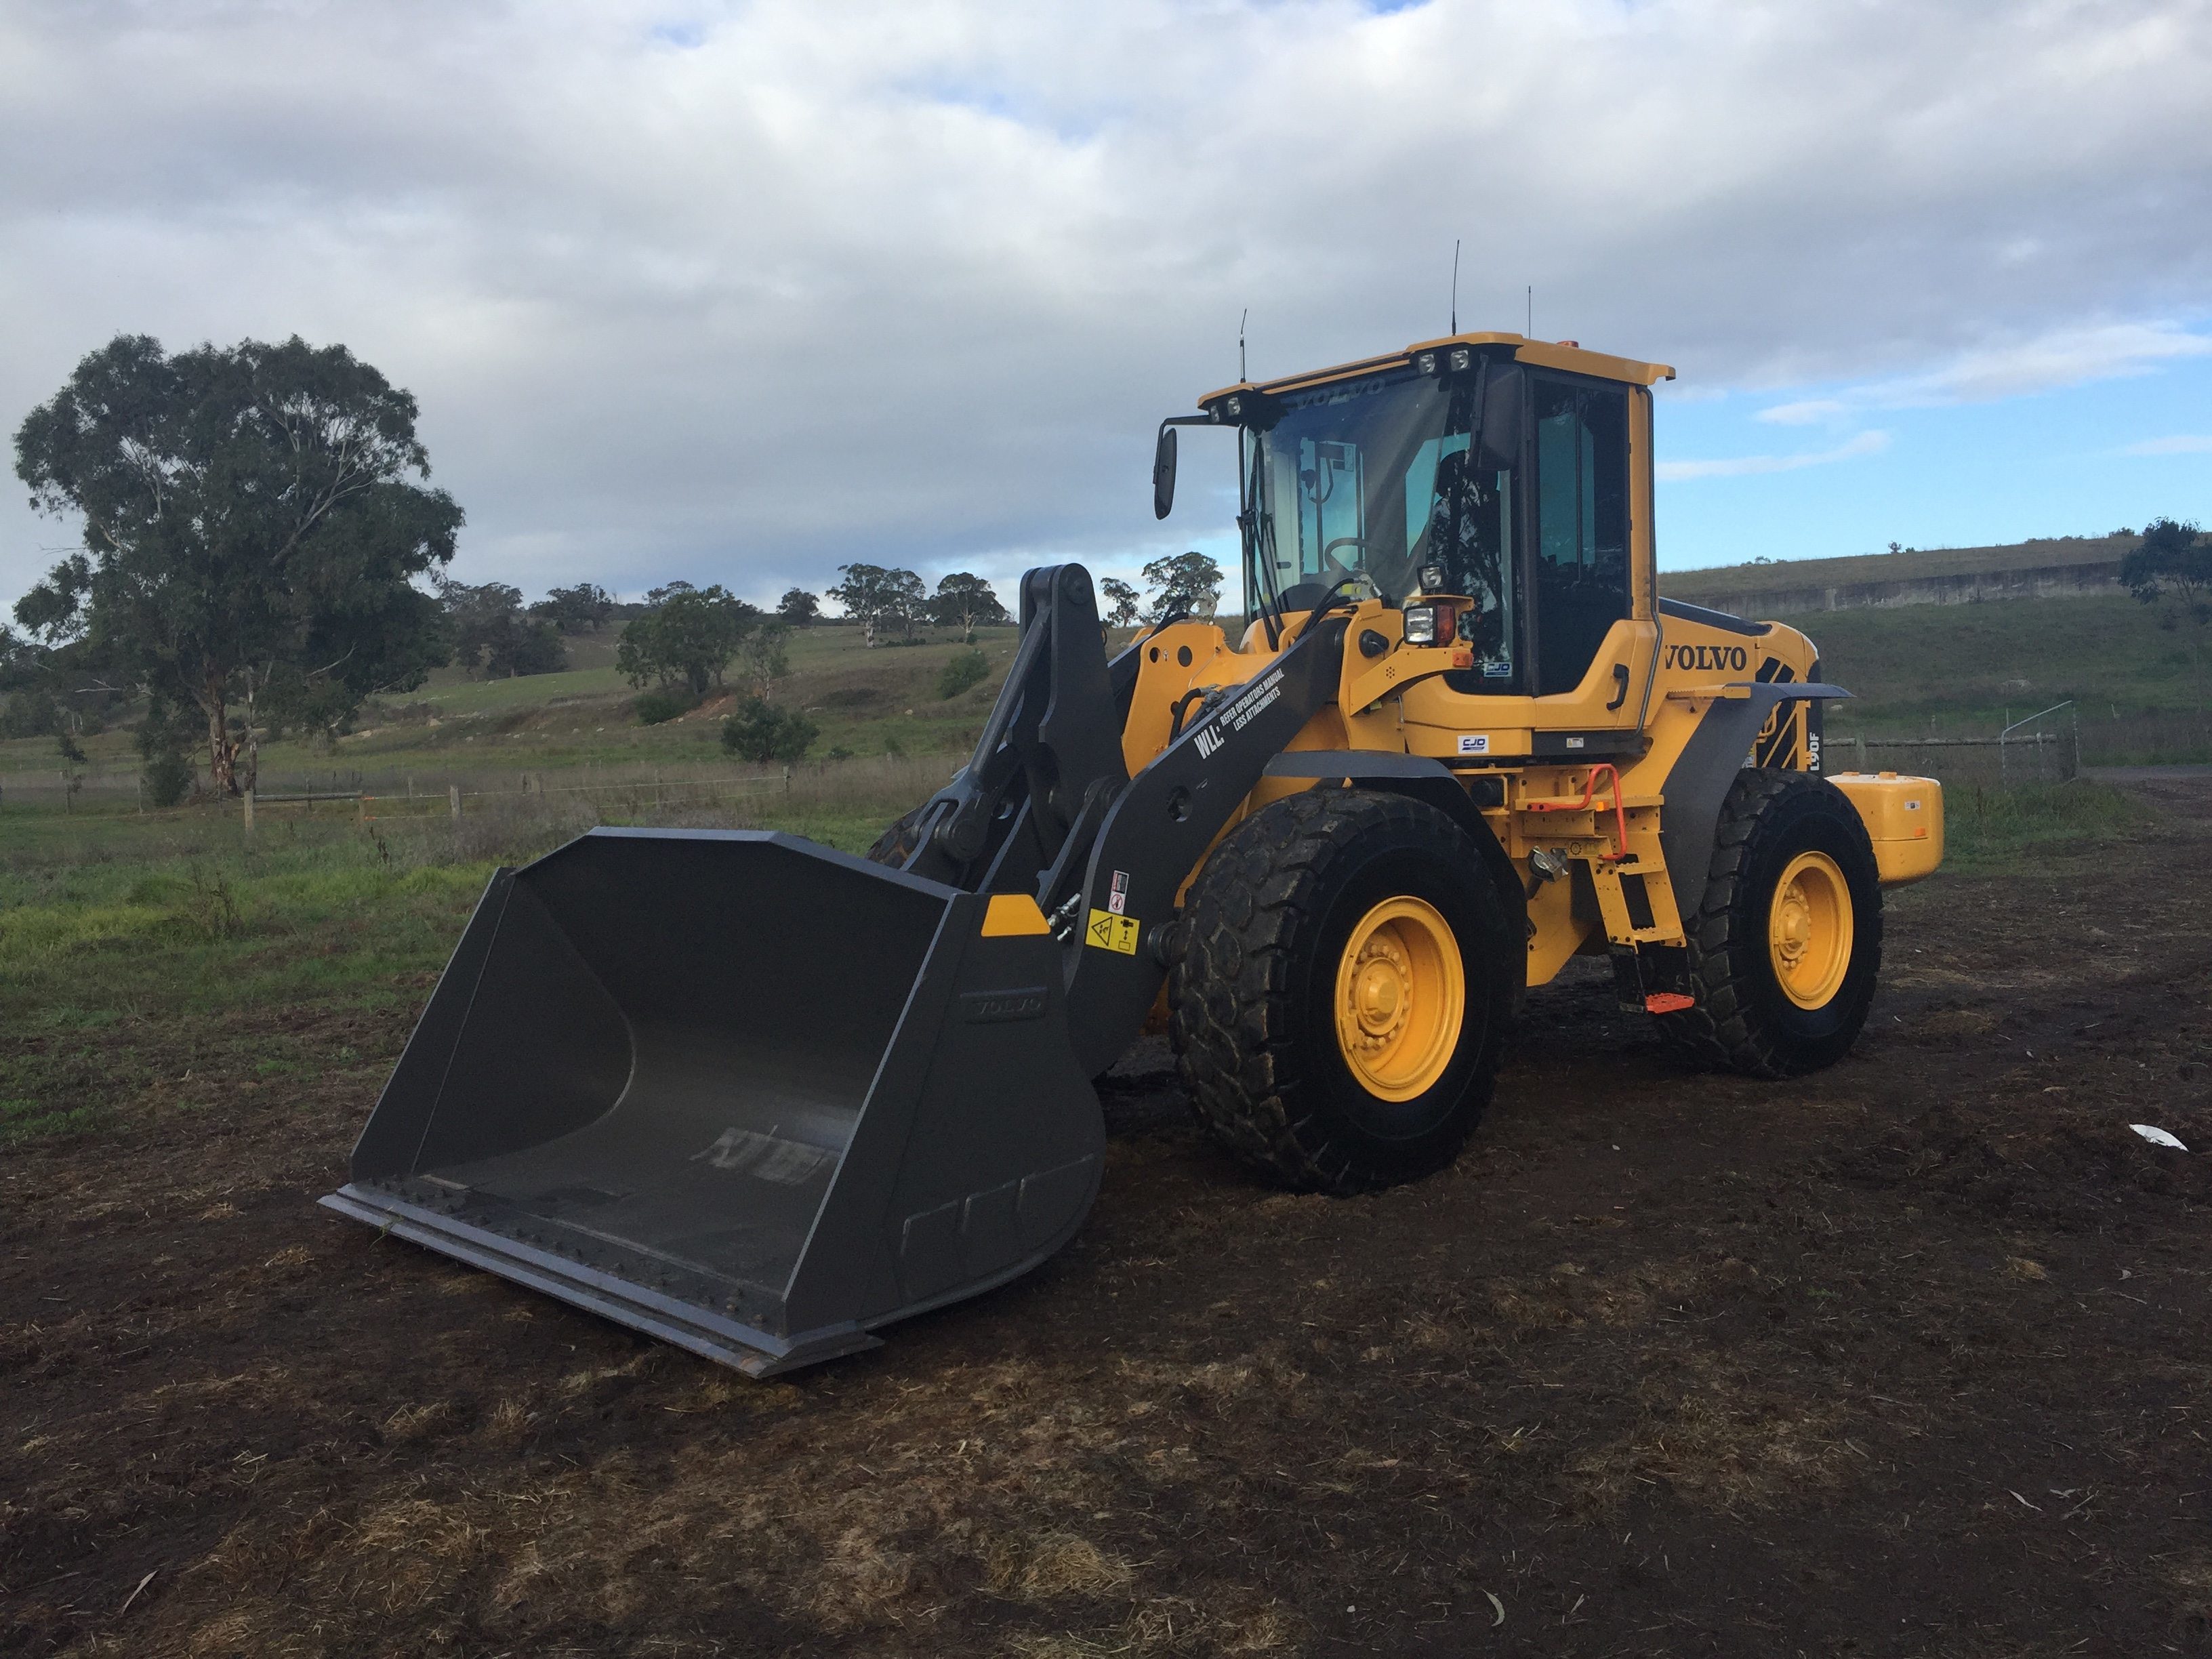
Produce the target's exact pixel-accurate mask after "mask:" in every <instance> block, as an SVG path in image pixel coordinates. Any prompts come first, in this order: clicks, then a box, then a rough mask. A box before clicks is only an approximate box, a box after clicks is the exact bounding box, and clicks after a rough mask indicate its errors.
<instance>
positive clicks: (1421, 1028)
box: [1336, 898, 1467, 1100]
mask: <svg viewBox="0 0 2212 1659" xmlns="http://www.w3.org/2000/svg"><path fill="white" fill-rule="evenodd" d="M1466 1019H1467V969H1466V966H1465V964H1464V963H1462V962H1461V961H1460V955H1459V941H1458V940H1457V939H1455V938H1453V937H1452V930H1451V924H1450V923H1449V922H1447V921H1445V920H1444V919H1443V916H1442V915H1439V914H1438V913H1437V908H1436V907H1435V906H1434V905H1432V904H1430V903H1427V902H1425V901H1423V900H1420V899H1417V898H1390V899H1385V900H1383V902H1382V903H1380V904H1378V905H1376V907H1375V908H1373V909H1371V910H1370V911H1369V912H1368V913H1367V914H1366V915H1364V916H1362V917H1361V918H1360V919H1359V925H1358V927H1354V928H1353V929H1352V937H1351V938H1350V939H1346V941H1345V945H1344V957H1343V960H1342V961H1341V962H1340V963H1338V964H1337V969H1336V1041H1337V1046H1338V1047H1339V1048H1340V1049H1342V1050H1343V1053H1344V1060H1345V1064H1346V1065H1347V1066H1350V1067H1351V1068H1352V1076H1353V1077H1354V1078H1356V1079H1358V1081H1359V1085H1360V1086H1361V1087H1362V1088H1364V1089H1365V1090H1366V1091H1368V1093H1370V1094H1371V1095H1375V1096H1377V1097H1380V1098H1382V1099H1383V1100H1411V1099H1413V1097H1414V1096H1416V1095H1418V1094H1420V1093H1421V1092H1422V1091H1425V1090H1426V1089H1429V1088H1431V1087H1433V1086H1434V1085H1435V1084H1436V1081H1437V1079H1438V1078H1440V1077H1442V1076H1443V1074H1444V1070H1445V1068H1446V1067H1447V1066H1449V1065H1450V1064H1451V1057H1452V1051H1453V1050H1454V1049H1455V1048H1458V1047H1459V1034H1460V1027H1461V1026H1462V1024H1465V1023H1466Z"/></svg>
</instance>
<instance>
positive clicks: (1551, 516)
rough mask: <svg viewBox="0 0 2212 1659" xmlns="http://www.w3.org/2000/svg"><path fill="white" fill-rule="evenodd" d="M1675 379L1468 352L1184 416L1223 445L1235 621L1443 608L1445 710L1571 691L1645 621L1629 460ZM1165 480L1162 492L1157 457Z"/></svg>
mask: <svg viewBox="0 0 2212 1659" xmlns="http://www.w3.org/2000/svg"><path fill="white" fill-rule="evenodd" d="M1672 374H1673V371H1672V370H1670V369H1668V368H1664V367H1663V366H1661V365H1656V364H1647V363H1637V362H1628V361H1627V360H1625V359H1620V358H1614V357H1609V356H1603V355H1602V354H1600V353H1596V352H1585V351H1583V350H1581V349H1579V348H1577V347H1572V346H1566V345H1561V346H1547V345H1541V344H1539V343H1536V342H1533V341H1528V340H1525V339H1523V338H1522V337H1520V336H1518V335H1470V336H1462V337H1456V338H1455V339H1452V340H1447V341H1441V342H1437V343H1432V344H1430V345H1424V346H1416V347H1412V348H1409V349H1407V351H1406V352H1405V353H1403V354H1401V355H1400V356H1395V357H1389V358H1382V359H1375V360H1370V361H1369V362H1364V363H1354V364H1348V365H1346V366H1345V367H1343V368H1336V369H1331V370H1327V371H1324V372H1322V373H1321V374H1313V375H1305V376H1299V377H1296V378H1293V379H1291V380H1278V381H1272V382H1267V383H1265V384H1261V385H1253V384H1249V383H1247V384H1243V385H1239V386H1231V387H1229V388H1226V389H1225V390H1224V391H1221V392H1215V393H1212V394H1211V395H1209V396H1208V397H1206V398H1203V399H1201V400H1200V407H1201V408H1202V409H1204V410H1206V416H1205V417H1204V418H1205V419H1206V421H1207V422H1210V423H1214V424H1220V425H1228V426H1234V427H1235V428H1237V435H1238V446H1239V452H1240V453H1239V462H1240V465H1239V480H1238V486H1239V487H1238V507H1239V513H1238V524H1239V526H1240V527H1241V529H1242V532H1243V555H1244V556H1243V564H1244V609H1245V613H1246V615H1247V616H1248V617H1255V618H1258V617H1267V616H1272V617H1276V618H1281V617H1285V616H1291V615H1296V614H1297V613H1298V612H1301V611H1310V610H1311V609H1312V608H1313V607H1314V606H1315V605H1318V604H1320V603H1321V602H1322V600H1323V599H1326V598H1328V595H1329V594H1330V593H1332V592H1358V593H1361V594H1365V593H1369V592H1372V593H1373V594H1375V595H1376V596H1377V597H1379V598H1381V599H1383V600H1384V601H1385V602H1387V603H1389V604H1391V605H1399V606H1404V605H1407V604H1408V603H1411V602H1413V601H1416V600H1418V599H1423V598H1426V597H1432V596H1437V595H1443V596H1449V597H1450V598H1452V599H1456V600H1457V601H1458V603H1457V605H1455V607H1454V613H1453V615H1454V623H1455V634H1456V636H1457V638H1458V639H1459V640H1460V641H1462V642H1463V643H1464V644H1465V645H1467V646H1468V648H1469V650H1470V653H1471V654H1472V655H1473V657H1474V666H1473V667H1471V668H1469V669H1466V670H1462V671H1455V672H1453V673H1451V674H1449V675H1448V676H1446V677H1445V678H1446V683H1447V684H1449V686H1450V687H1451V689H1452V690H1455V691H1459V692H1462V693H1473V694H1477V695H1489V696H1501V695H1502V696H1523V697H1541V696H1554V695H1557V694H1561V693H1566V692H1571V691H1574V690H1576V689H1577V687H1578V686H1580V685H1582V684H1583V680H1584V678H1585V677H1586V676H1587V675H1588V674H1589V671H1590V670H1591V667H1592V665H1593V664H1594V663H1595V660H1596V659H1597V657H1598V655H1599V654H1600V653H1601V651H1602V650H1603V649H1604V647H1605V645H1606V641H1607V637H1608V635H1611V634H1612V632H1613V627H1614V624H1615V623H1620V622H1622V621H1624V620H1627V619H1630V618H1633V617H1649V616H1650V589H1651V583H1650V576H1649V574H1648V573H1649V563H1650V551H1649V550H1650V531H1649V526H1648V522H1647V523H1646V524H1645V525H1644V526H1643V527H1642V531H1641V533H1640V534H1639V533H1637V527H1636V526H1635V525H1634V519H1635V517H1636V516H1637V509H1638V507H1641V508H1642V509H1643V511H1644V513H1645V514H1647V515H1648V511H1649V495H1648V489H1632V479H1633V478H1634V477H1636V476H1637V471H1636V468H1635V465H1634V462H1633V458H1632V447H1631V446H1632V435H1633V437H1634V438H1635V439H1637V440H1640V441H1641V442H1643V443H1644V444H1648V442H1649V433H1650V392H1649V391H1648V390H1647V389H1646V388H1648V386H1650V384H1651V382H1653V381H1654V380H1659V379H1662V378H1671V377H1672ZM1170 442H1171V434H1167V435H1164V447H1168V446H1169V445H1170ZM1166 465H1167V468H1168V471H1169V476H1170V483H1169V485H1168V489H1170V491H1171V490H1172V488H1173V486H1172V482H1171V479H1172V469H1173V461H1172V453H1171V448H1170V453H1169V458H1168V459H1167V461H1166ZM1638 497H1641V500H1640V501H1639V500H1638ZM1639 566H1641V568H1642V572H1643V574H1642V580H1639V579H1638V578H1639Z"/></svg>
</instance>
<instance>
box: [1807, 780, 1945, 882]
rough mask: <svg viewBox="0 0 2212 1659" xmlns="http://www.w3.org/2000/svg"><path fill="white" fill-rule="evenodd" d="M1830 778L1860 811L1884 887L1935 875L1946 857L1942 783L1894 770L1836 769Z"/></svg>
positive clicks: (1876, 868) (1876, 867)
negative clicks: (1861, 770) (1944, 852)
mask: <svg viewBox="0 0 2212 1659" xmlns="http://www.w3.org/2000/svg"><path fill="white" fill-rule="evenodd" d="M1828 781H1829V782H1830V783H1832V784H1834V785H1835V786H1836V787H1837V788H1838V789H1840V790H1842V791H1843V792H1844V794H1846V795H1848V796H1850V802H1851V805H1853V806H1856V807H1857V809H1858V813H1859V817H1860V820H1861V821H1862V822H1863V823H1865V825H1866V828H1867V835H1868V836H1869V838H1870V839H1871V840H1872V841H1873V842H1874V862H1875V870H1876V871H1877V872H1880V874H1881V884H1882V885H1883V886H1885V887H1902V886H1903V885H1904V884H1905V883H1906V882H1909V881H1918V880H1919V879H1920V878H1922V877H1923V876H1931V875H1933V874H1935V873H1936V866H1937V865H1939V864H1941V863H1942V861H1943V786H1942V784H1940V783H1938V782H1937V781H1936V780H1935V779H1933V778H1914V777H1900V776H1899V775H1898V774H1897V773H1895V772H1832V773H1830V774H1829V775H1828Z"/></svg>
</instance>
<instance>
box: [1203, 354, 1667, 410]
mask: <svg viewBox="0 0 2212 1659" xmlns="http://www.w3.org/2000/svg"><path fill="white" fill-rule="evenodd" d="M1452 346H1468V347H1474V348H1477V349H1480V350H1482V352H1483V355H1485V356H1492V357H1500V356H1502V357H1508V358H1510V360H1512V361H1513V362H1523V363H1528V364H1531V365H1533V366H1534V367H1535V368H1557V369H1564V370H1565V371H1566V372H1567V373H1569V374H1588V375H1591V376H1594V377H1595V378H1596V379H1598V380H1620V381H1624V382H1626V384H1628V385H1630V386H1650V385H1652V384H1653V383H1654V382H1656V381H1659V380H1673V379H1674V369H1673V368H1670V367H1669V366H1668V365H1667V364H1665V363H1646V362H1638V361H1637V360H1636V359H1635V358H1633V357H1615V356H1610V355H1609V354H1607V353H1606V352H1602V351H1585V350H1584V349H1583V347H1582V345H1581V343H1579V342H1577V341H1574V340H1532V339H1530V338H1529V337H1528V336H1527V335H1525V334H1447V335H1445V336H1443V337H1441V338H1439V339H1434V340H1421V341H1417V342H1416V343H1413V344H1412V345H1409V346H1407V348H1406V349H1404V350H1402V351H1394V352H1390V353H1389V354H1387V355H1386V356H1381V357H1363V358H1361V359H1359V360H1358V362H1350V363H1339V364H1337V365H1336V366H1335V367H1334V368H1321V369H1314V370H1310V371H1309V372H1308V373H1306V374H1285V375H1283V376H1280V377H1279V378H1278V379H1276V380H1239V381H1238V382H1237V384H1236V385H1234V386H1223V387H1222V388H1221V389H1220V390H1219V391H1218V392H1207V393H1206V395H1205V396H1204V397H1203V398H1200V399H1199V400H1198V406H1199V407H1200V409H1207V408H1209V407H1210V406H1211V405H1212V404H1214V403H1216V402H1218V400H1219V399H1221V398H1226V397H1230V396H1231V395H1233V394H1234V393H1237V392H1262V393H1279V392H1303V391H1304V390H1305V389H1306V388H1307V387H1308V386H1324V385H1326V384H1328V382H1329V381H1331V380H1353V379H1356V378H1357V377H1358V376H1359V375H1362V374H1374V373H1376V371H1377V370H1379V369H1389V368H1411V367H1412V366H1413V362H1414V360H1415V359H1416V358H1417V357H1418V356H1420V355H1421V354H1422V353H1424V352H1430V351H1443V350H1445V349H1448V348H1449V347H1452ZM1215 418H1216V419H1218V418H1220V417H1219V416H1218V415H1217V416H1215Z"/></svg>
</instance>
